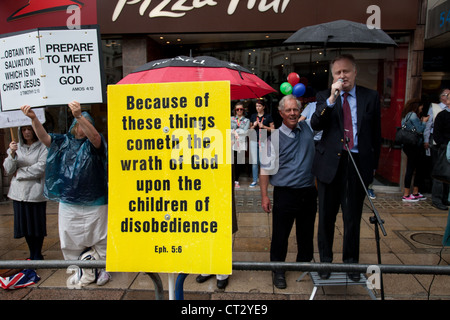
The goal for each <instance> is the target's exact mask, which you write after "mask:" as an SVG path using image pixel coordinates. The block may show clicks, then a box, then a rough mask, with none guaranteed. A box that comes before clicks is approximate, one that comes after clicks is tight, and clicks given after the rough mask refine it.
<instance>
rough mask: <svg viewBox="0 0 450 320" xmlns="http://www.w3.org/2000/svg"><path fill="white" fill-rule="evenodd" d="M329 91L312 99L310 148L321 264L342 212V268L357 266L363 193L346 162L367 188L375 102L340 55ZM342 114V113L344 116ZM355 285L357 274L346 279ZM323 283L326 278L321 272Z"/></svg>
mask: <svg viewBox="0 0 450 320" xmlns="http://www.w3.org/2000/svg"><path fill="white" fill-rule="evenodd" d="M331 70H332V75H333V84H332V86H331V90H330V89H328V90H325V91H322V92H319V93H318V94H317V107H316V112H315V113H314V114H313V116H312V118H311V127H312V128H313V129H314V130H323V135H322V139H321V141H320V143H319V144H318V145H317V147H316V154H315V158H314V163H313V168H312V170H313V174H314V175H315V176H316V178H317V182H318V191H319V230H318V246H319V253H320V261H321V262H332V261H333V251H332V248H333V239H334V228H335V222H336V215H337V213H338V211H339V206H341V208H342V212H343V215H342V216H343V221H344V243H343V257H342V260H343V262H344V263H358V262H359V238H360V222H361V215H362V207H363V204H364V197H365V195H366V194H365V191H364V188H363V186H362V184H361V181H360V179H359V177H358V174H357V171H356V170H355V167H354V165H353V163H352V161H351V159H350V157H349V152H351V155H352V156H353V158H354V160H355V162H356V165H357V168H358V171H359V173H360V174H361V177H362V179H363V181H364V184H365V186H366V187H367V186H368V185H369V184H370V183H371V182H372V181H373V176H374V173H375V170H376V168H377V165H378V158H379V155H380V147H381V121H380V100H379V96H378V93H377V92H376V91H374V90H370V89H367V88H364V87H361V86H357V85H356V84H355V80H356V74H357V70H356V63H355V60H354V58H353V56H351V55H342V56H339V57H337V58H335V59H334V60H333V61H332V63H331ZM347 110H348V111H347ZM348 275H349V277H350V279H351V280H353V281H359V279H360V274H359V273H349V274H348ZM320 276H321V277H322V278H323V279H327V278H328V277H329V276H330V273H329V272H321V273H320Z"/></svg>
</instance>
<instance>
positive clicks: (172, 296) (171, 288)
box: [167, 273, 175, 300]
mask: <svg viewBox="0 0 450 320" xmlns="http://www.w3.org/2000/svg"><path fill="white" fill-rule="evenodd" d="M167 275H168V278H169V300H175V274H174V273H168V274H167Z"/></svg>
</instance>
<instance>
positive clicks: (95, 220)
mask: <svg viewBox="0 0 450 320" xmlns="http://www.w3.org/2000/svg"><path fill="white" fill-rule="evenodd" d="M69 108H70V109H71V111H72V114H73V116H74V121H73V123H72V126H71V127H70V129H69V132H68V133H66V134H55V133H47V131H46V130H45V129H44V127H43V126H42V124H41V123H40V121H39V119H38V118H37V117H36V114H35V113H34V111H33V110H32V109H31V107H30V106H27V105H25V106H22V107H21V109H22V111H23V113H24V114H25V115H26V116H28V117H29V118H30V119H31V120H32V125H33V128H34V130H35V132H36V134H37V136H38V138H39V140H40V141H41V142H42V143H43V144H44V145H45V146H46V147H47V148H48V157H47V168H46V173H45V187H44V195H45V196H46V197H47V198H48V199H50V200H54V201H58V202H59V216H58V219H59V220H58V223H59V237H60V242H61V250H62V252H63V255H64V259H66V260H77V259H78V258H79V256H80V254H81V253H82V252H83V251H84V250H85V249H87V248H91V249H92V250H94V251H95V252H96V253H97V254H98V256H99V258H100V259H102V260H104V259H106V237H107V202H108V200H107V194H108V192H107V146H106V142H105V139H104V137H103V136H102V135H101V134H100V133H99V132H98V131H97V130H96V129H95V127H94V120H93V118H92V117H91V116H90V115H89V114H88V113H87V112H81V105H80V103H78V102H77V101H72V102H70V103H69ZM109 279H110V276H109V274H108V273H106V272H105V271H103V270H102V271H101V272H100V274H99V276H98V280H97V284H99V285H103V284H105V283H106V282H108V280H109Z"/></svg>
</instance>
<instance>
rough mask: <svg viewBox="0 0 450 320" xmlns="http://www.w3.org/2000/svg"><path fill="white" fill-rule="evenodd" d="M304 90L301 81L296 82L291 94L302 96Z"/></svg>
mask: <svg viewBox="0 0 450 320" xmlns="http://www.w3.org/2000/svg"><path fill="white" fill-rule="evenodd" d="M305 91H306V87H305V85H304V84H303V83H297V84H296V85H295V86H294V88H292V94H293V95H294V96H296V97H297V98H298V97H301V96H303V95H304V94H305Z"/></svg>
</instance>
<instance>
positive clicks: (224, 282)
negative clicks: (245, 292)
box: [217, 278, 228, 289]
mask: <svg viewBox="0 0 450 320" xmlns="http://www.w3.org/2000/svg"><path fill="white" fill-rule="evenodd" d="M227 285H228V278H226V279H225V280H217V288H219V289H225V288H226V287H227Z"/></svg>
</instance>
